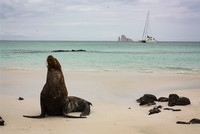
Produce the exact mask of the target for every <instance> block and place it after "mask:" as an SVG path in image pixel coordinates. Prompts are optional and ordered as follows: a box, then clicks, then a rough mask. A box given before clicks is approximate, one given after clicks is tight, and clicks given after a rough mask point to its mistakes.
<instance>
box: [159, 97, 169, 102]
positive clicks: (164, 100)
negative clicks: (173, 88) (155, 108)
mask: <svg viewBox="0 0 200 134" xmlns="http://www.w3.org/2000/svg"><path fill="white" fill-rule="evenodd" d="M168 101H169V99H168V98H167V97H160V98H158V102H168Z"/></svg>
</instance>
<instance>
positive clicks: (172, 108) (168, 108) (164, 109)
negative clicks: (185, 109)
mask: <svg viewBox="0 0 200 134" xmlns="http://www.w3.org/2000/svg"><path fill="white" fill-rule="evenodd" d="M164 110H172V111H181V109H173V108H164Z"/></svg>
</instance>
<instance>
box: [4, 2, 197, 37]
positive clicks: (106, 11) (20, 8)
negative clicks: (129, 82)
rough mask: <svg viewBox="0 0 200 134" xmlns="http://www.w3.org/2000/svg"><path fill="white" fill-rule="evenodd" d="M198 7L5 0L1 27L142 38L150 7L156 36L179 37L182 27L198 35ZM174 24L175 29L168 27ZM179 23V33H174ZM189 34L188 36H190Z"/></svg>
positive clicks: (194, 4) (186, 4)
mask: <svg viewBox="0 0 200 134" xmlns="http://www.w3.org/2000/svg"><path fill="white" fill-rule="evenodd" d="M199 7H200V2H199V0H193V1H191V0H168V1H164V0H110V1H107V0H98V1H91V0H81V1H80V0H1V1H0V28H1V29H0V30H1V31H3V32H4V33H10V37H13V36H14V34H16V37H18V38H20V39H25V38H26V37H27V36H19V34H18V33H24V34H25V35H28V37H30V38H31V39H37V38H39V36H41V38H42V37H43V38H45V39H48V38H50V39H52V38H55V37H56V38H59V37H62V38H63V39H66V38H67V37H70V38H73V39H77V40H80V39H83V37H84V38H85V40H90V39H91V38H92V39H94V38H95V39H98V38H99V39H102V38H103V37H105V40H115V39H116V36H118V35H119V34H125V33H127V34H130V35H127V36H129V37H130V36H131V37H132V36H133V37H134V38H135V39H140V37H141V34H142V30H143V26H144V21H145V17H146V14H147V11H148V10H150V13H151V20H152V25H153V26H152V27H153V31H154V32H155V35H157V36H158V37H159V39H160V40H166V39H172V40H175V39H176V35H178V36H180V29H185V27H187V31H188V30H189V31H190V30H191V31H193V33H194V34H199V35H200V26H199V23H200V8H199ZM191 25H192V26H191ZM171 27H173V28H172V29H174V31H170V29H171ZM177 27H178V29H177V30H179V32H176V28H177ZM181 27H182V28H181ZM185 30H186V29H185ZM35 31H39V33H38V32H35ZM80 31H81V32H80ZM187 31H181V32H187ZM94 32H95V33H96V34H94ZM170 32H173V33H171V34H170ZM71 33H73V34H71ZM98 33H101V34H98ZM114 33H115V34H114ZM164 33H165V34H164ZM166 33H169V34H166ZM188 33H189V32H188ZM190 33H192V32H190ZM0 34H2V33H0ZM83 34H84V36H83ZM51 35H53V36H52V37H51ZM64 35H68V36H64ZM69 35H70V36H69ZM71 35H74V37H72V36H71ZM95 35H98V36H99V35H104V36H102V37H101V38H100V37H95ZM106 35H107V36H106ZM183 36H185V34H183ZM190 36H193V35H190ZM190 36H187V37H185V38H186V39H188V40H190ZM2 37H5V35H4V36H1V38H2ZM6 37H9V34H7V36H6ZM56 38H55V39H56ZM70 38H67V39H70ZM183 38H184V37H183ZM59 39H60V38H59ZM177 40H178V39H177ZM196 40H200V39H198V38H196Z"/></svg>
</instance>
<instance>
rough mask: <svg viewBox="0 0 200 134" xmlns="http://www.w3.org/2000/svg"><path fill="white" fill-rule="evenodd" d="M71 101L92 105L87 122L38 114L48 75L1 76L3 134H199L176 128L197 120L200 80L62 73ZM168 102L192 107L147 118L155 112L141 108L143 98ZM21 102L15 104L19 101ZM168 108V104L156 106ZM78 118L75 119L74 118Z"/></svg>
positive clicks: (1, 73)
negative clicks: (180, 99)
mask: <svg viewBox="0 0 200 134" xmlns="http://www.w3.org/2000/svg"><path fill="white" fill-rule="evenodd" d="M63 73H64V76H65V82H66V85H67V88H68V92H69V95H70V96H78V97H81V98H84V99H86V100H88V101H90V102H92V104H93V107H91V114H90V115H89V116H88V117H87V118H86V119H69V118H63V117H46V118H43V119H29V118H24V117H23V115H38V114H40V101H39V97H40V91H41V90H42V88H43V86H44V84H45V81H46V71H45V70H44V71H33V70H4V69H1V70H0V76H1V80H0V88H1V89H0V90H1V91H0V93H1V95H0V116H2V118H3V119H4V120H5V126H0V133H1V134H27V133H30V134H58V133H59V134H133V133H135V134H160V133H162V134H169V133H176V134H188V133H190V134H197V133H199V132H200V125H198V124H194V125H178V124H176V121H179V120H181V121H189V120H190V119H192V118H200V74H198V73H194V74H176V73H172V72H169V73H166V72H164V73H162V72H160V73H137V72H114V71H113V72H112V71H108V72H105V71H104V72H103V71H98V72H95V71H64V72H63ZM146 93H149V94H154V95H156V96H157V97H161V96H165V97H168V95H169V94H171V93H176V94H178V95H179V96H185V97H188V98H189V99H190V101H191V105H188V106H175V107H173V108H180V109H181V111H180V112H172V111H165V110H163V109H162V110H161V113H158V114H153V115H148V111H149V109H151V108H153V107H154V106H139V104H138V103H136V99H138V98H139V97H141V96H143V94H146ZM19 97H23V98H24V100H22V101H19V100H18V98H19ZM156 103H157V105H162V106H163V107H168V106H167V103H158V102H156ZM78 114H79V113H75V115H78Z"/></svg>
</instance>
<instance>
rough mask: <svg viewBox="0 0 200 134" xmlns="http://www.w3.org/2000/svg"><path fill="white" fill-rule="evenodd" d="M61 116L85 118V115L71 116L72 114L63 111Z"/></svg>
mask: <svg viewBox="0 0 200 134" xmlns="http://www.w3.org/2000/svg"><path fill="white" fill-rule="evenodd" d="M63 116H64V117H66V118H87V117H85V116H73V115H68V114H67V113H65V112H63Z"/></svg>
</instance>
